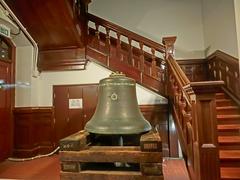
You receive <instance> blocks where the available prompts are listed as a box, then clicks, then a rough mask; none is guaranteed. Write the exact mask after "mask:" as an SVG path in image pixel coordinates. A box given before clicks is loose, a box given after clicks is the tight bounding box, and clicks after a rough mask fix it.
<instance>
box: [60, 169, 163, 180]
mask: <svg viewBox="0 0 240 180" xmlns="http://www.w3.org/2000/svg"><path fill="white" fill-rule="evenodd" d="M60 178H61V180H69V179H78V180H86V179H91V180H163V176H145V175H142V174H141V172H136V171H132V172H131V171H129V172H126V171H101V172H99V171H82V172H80V173H73V172H61V175H60Z"/></svg>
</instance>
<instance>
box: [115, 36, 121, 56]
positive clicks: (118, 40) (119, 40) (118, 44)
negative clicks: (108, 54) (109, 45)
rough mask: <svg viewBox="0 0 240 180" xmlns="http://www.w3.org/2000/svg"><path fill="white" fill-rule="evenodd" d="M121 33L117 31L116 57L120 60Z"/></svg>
mask: <svg viewBox="0 0 240 180" xmlns="http://www.w3.org/2000/svg"><path fill="white" fill-rule="evenodd" d="M120 38H121V34H119V33H117V47H116V48H117V50H116V53H117V57H118V58H119V59H120V60H121V61H122V57H121V39H120Z"/></svg>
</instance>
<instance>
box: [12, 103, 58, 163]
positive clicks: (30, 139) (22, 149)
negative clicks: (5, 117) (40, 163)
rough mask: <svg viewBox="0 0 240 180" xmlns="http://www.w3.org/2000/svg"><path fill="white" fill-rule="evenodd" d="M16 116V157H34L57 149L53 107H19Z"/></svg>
mask: <svg viewBox="0 0 240 180" xmlns="http://www.w3.org/2000/svg"><path fill="white" fill-rule="evenodd" d="M13 114H14V149H13V156H14V157H21V158H22V157H24V158H25V157H33V156H36V155H39V154H46V153H50V152H51V151H53V149H54V148H55V142H54V120H53V108H52V107H17V108H15V109H14V110H13Z"/></svg>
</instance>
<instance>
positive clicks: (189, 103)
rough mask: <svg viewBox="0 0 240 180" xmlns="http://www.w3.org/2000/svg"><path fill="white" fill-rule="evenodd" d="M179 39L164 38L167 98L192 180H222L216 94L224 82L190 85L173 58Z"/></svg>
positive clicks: (191, 83) (205, 82) (192, 83)
mask: <svg viewBox="0 0 240 180" xmlns="http://www.w3.org/2000/svg"><path fill="white" fill-rule="evenodd" d="M175 40H176V37H167V38H163V44H164V45H165V48H166V52H165V60H166V62H167V70H168V96H169V100H170V104H172V114H173V117H174V120H175V124H176V127H177V129H178V135H179V141H180V143H181V147H182V151H183V154H184V156H185V157H186V159H187V166H188V170H189V173H190V175H191V178H192V179H197V180H203V179H204V180H213V179H214V180H215V179H216V180H217V179H219V177H220V169H219V152H218V142H217V125H216V123H217V120H216V102H215V93H216V91H218V89H219V88H220V87H221V86H222V85H223V84H224V82H223V81H204V82H190V81H189V80H188V78H187V76H186V75H185V73H184V72H183V71H182V69H181V68H180V66H179V65H178V63H177V61H176V60H175V59H174V58H173V52H174V42H175Z"/></svg>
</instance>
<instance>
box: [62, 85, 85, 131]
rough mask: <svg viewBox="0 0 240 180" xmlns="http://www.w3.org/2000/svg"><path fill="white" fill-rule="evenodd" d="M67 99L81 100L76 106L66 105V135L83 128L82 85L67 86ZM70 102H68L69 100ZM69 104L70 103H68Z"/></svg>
mask: <svg viewBox="0 0 240 180" xmlns="http://www.w3.org/2000/svg"><path fill="white" fill-rule="evenodd" d="M67 88H68V94H69V95H68V99H69V101H70V100H71V99H72V100H74V99H75V100H76V99H79V100H81V103H80V106H81V107H78V108H70V107H68V108H67V110H65V111H68V118H67V126H68V127H67V128H68V133H67V134H68V135H71V134H73V133H75V132H77V131H79V130H82V129H83V127H84V126H83V118H84V110H83V109H84V107H83V101H84V99H83V87H82V86H78V85H76V86H68V87H67ZM69 103H70V102H69ZM69 106H70V105H69Z"/></svg>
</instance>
